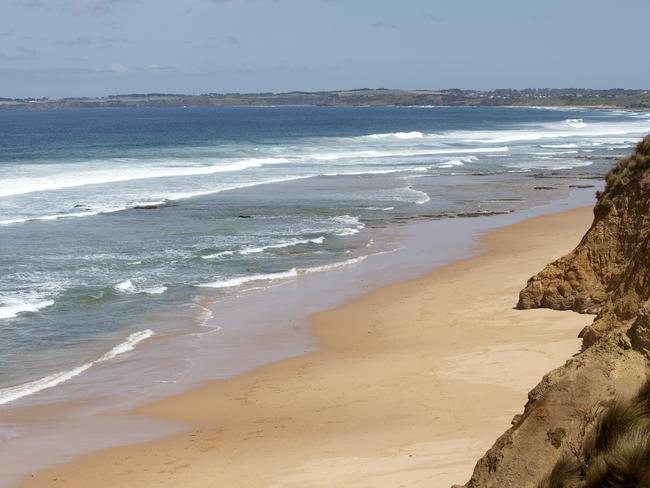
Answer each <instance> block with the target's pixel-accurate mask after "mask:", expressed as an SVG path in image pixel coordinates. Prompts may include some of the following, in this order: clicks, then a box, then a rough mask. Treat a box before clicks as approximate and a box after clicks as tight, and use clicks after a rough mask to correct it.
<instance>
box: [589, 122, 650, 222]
mask: <svg viewBox="0 0 650 488" xmlns="http://www.w3.org/2000/svg"><path fill="white" fill-rule="evenodd" d="M648 169H650V135H648V136H646V137H644V138H643V139H642V140H641V141H640V142H639V143H638V144H637V145H636V149H635V151H634V153H632V155H630V156H628V157H626V158H623V159H621V160H620V161H619V162H618V164H617V165H616V166H614V167H613V168H612V169H611V170H610V172H609V173H608V174H607V180H606V181H607V185H606V186H605V190H604V191H603V192H601V193H599V194H598V207H600V208H604V209H608V208H609V207H610V206H611V199H612V197H613V196H614V195H616V194H618V193H619V192H620V191H621V190H622V189H623V188H624V187H625V186H627V185H629V184H630V182H631V181H633V180H634V179H635V178H637V177H638V176H639V175H640V174H641V173H642V172H644V171H646V170H648Z"/></svg>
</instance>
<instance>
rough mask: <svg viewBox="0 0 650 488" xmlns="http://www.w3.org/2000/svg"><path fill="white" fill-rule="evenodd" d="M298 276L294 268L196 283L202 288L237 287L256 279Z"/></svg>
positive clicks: (281, 278) (268, 279) (278, 278)
mask: <svg viewBox="0 0 650 488" xmlns="http://www.w3.org/2000/svg"><path fill="white" fill-rule="evenodd" d="M296 276H298V270H297V269H296V268H292V269H290V270H289V271H282V272H279V273H267V274H256V275H249V276H238V277H235V278H228V279H225V280H221V281H214V282H212V283H202V284H199V285H196V286H198V287H200V288H217V289H219V288H235V287H237V286H241V285H245V284H246V283H251V282H255V281H275V280H283V279H286V278H294V277H296Z"/></svg>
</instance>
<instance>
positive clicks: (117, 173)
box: [0, 158, 290, 197]
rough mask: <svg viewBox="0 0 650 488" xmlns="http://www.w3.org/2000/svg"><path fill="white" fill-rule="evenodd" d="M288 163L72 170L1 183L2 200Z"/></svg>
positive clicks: (262, 161) (261, 161) (281, 160)
mask: <svg viewBox="0 0 650 488" xmlns="http://www.w3.org/2000/svg"><path fill="white" fill-rule="evenodd" d="M289 161H290V160H289V159H287V158H254V159H244V160H240V161H234V162H229V163H217V164H208V165H206V164H205V162H203V161H202V162H201V164H200V165H197V164H188V165H185V166H171V165H170V164H169V163H170V162H169V161H163V162H161V163H159V164H158V165H157V166H155V165H152V164H148V165H147V166H139V167H138V166H126V167H122V168H113V169H111V170H98V169H87V170H85V171H79V170H77V171H76V172H75V173H74V174H73V173H70V172H69V171H64V172H61V173H59V174H50V175H48V176H39V177H32V178H30V177H22V178H6V179H3V180H2V181H1V182H0V197H7V196H13V195H23V194H26V193H34V192H41V191H50V190H61V189H65V188H76V187H80V186H88V185H101V184H106V183H118V182H125V181H133V180H145V179H153V178H167V177H173V176H176V177H177V176H198V175H209V174H215V173H225V172H237V171H243V170H246V169H250V168H259V167H261V166H265V165H269V164H281V163H287V162H289Z"/></svg>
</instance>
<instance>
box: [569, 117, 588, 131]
mask: <svg viewBox="0 0 650 488" xmlns="http://www.w3.org/2000/svg"><path fill="white" fill-rule="evenodd" d="M564 122H565V123H566V125H568V126H569V127H573V128H574V129H582V128H583V127H587V124H585V121H584V120H583V119H566V120H565V121H564Z"/></svg>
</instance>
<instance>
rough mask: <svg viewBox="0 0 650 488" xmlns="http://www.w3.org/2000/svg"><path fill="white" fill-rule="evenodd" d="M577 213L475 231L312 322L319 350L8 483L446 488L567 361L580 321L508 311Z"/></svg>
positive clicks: (224, 383)
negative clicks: (145, 432) (133, 436)
mask: <svg viewBox="0 0 650 488" xmlns="http://www.w3.org/2000/svg"><path fill="white" fill-rule="evenodd" d="M591 220H592V212H591V208H582V209H578V210H571V211H568V212H564V213H559V214H553V215H548V216H542V217H536V218H533V219H529V220H526V221H524V222H522V223H518V224H515V225H512V226H510V227H506V228H502V229H498V230H495V231H491V232H489V233H487V234H485V235H484V236H483V237H482V240H481V251H480V253H479V255H478V256H476V257H474V258H471V259H467V260H462V261H457V262H454V263H452V264H450V265H447V266H445V267H443V268H440V269H437V270H435V271H433V272H431V273H429V274H426V275H425V276H423V277H421V278H418V279H415V280H411V281H407V282H402V283H398V284H395V285H391V286H388V287H385V288H381V289H379V290H376V291H374V292H371V293H369V294H366V295H364V296H362V297H361V298H359V299H356V300H354V301H352V302H350V303H348V304H346V305H344V306H341V307H338V308H336V309H333V310H329V311H326V312H323V313H319V314H317V315H315V316H313V317H312V319H311V320H312V329H313V333H314V334H315V336H316V337H317V339H318V341H319V345H320V347H319V350H318V351H317V352H315V353H311V354H308V355H305V356H301V357H298V358H292V359H288V360H284V361H281V362H278V363H275V364H271V365H268V366H264V367H261V368H258V369H256V370H254V371H252V372H249V373H246V374H244V375H241V376H238V377H235V378H232V379H228V380H220V381H214V382H210V383H207V384H205V385H204V386H202V387H200V388H197V389H195V390H192V391H190V392H188V393H185V394H182V395H179V396H175V397H171V398H168V399H165V400H162V401H159V402H157V403H155V404H152V405H149V406H147V407H146V408H142V409H140V410H139V411H138V413H142V414H146V415H152V416H156V417H161V418H164V419H168V420H172V421H178V422H183V423H185V424H186V425H187V431H186V432H184V433H182V434H178V435H174V436H171V437H168V438H165V439H161V440H157V441H153V442H149V443H146V444H140V445H135V446H125V447H119V448H114V449H109V450H104V451H100V452H98V453H95V454H91V455H88V456H85V457H83V458H80V459H78V460H76V461H74V462H72V463H69V464H66V465H63V466H59V467H55V468H53V469H51V470H49V471H46V472H42V473H35V474H34V475H32V476H30V477H29V478H27V479H25V480H23V481H22V482H20V483H19V484H18V486H20V487H44V486H65V487H72V488H74V487H84V488H86V487H89V486H92V487H102V486H107V487H109V486H110V487H134V486H137V487H167V486H169V487H172V486H173V487H179V486H182V487H212V486H228V487H230V486H232V487H239V486H242V487H243V486H246V487H289V486H296V487H298V486H299V487H329V486H346V487H378V486H379V487H381V486H386V487H397V486H405V487H406V486H408V487H418V486H426V487H429V488H431V487H434V488H436V487H449V486H450V485H452V484H454V483H464V482H465V481H467V479H468V478H469V476H470V474H471V472H472V469H473V466H474V463H475V461H476V460H477V459H478V458H479V457H480V456H481V455H482V454H483V453H484V452H485V451H486V450H487V449H488V448H489V447H490V446H491V445H492V443H493V442H494V440H495V439H496V437H497V436H498V435H499V434H500V433H502V432H503V431H504V430H505V429H507V428H508V426H509V425H510V422H511V419H512V417H513V416H514V415H516V414H518V413H521V411H522V410H523V405H524V403H525V401H526V395H527V392H528V391H529V390H530V389H531V388H532V387H533V386H535V384H536V383H537V382H538V381H539V380H540V379H541V377H542V375H543V374H544V373H546V372H547V371H549V370H551V369H553V368H555V367H557V366H560V365H561V364H563V363H564V362H565V361H566V359H568V358H569V357H570V356H571V355H572V354H575V353H577V352H578V351H579V348H580V341H579V339H577V337H576V336H577V334H578V332H579V331H580V330H581V329H582V328H583V327H584V326H585V325H587V324H588V323H590V322H591V321H592V319H593V317H591V316H587V315H578V314H575V313H572V312H555V311H549V310H533V311H518V310H515V309H514V308H513V307H514V305H515V303H516V301H517V294H518V292H519V290H520V289H521V288H522V287H523V286H524V284H525V283H526V280H527V279H528V278H529V277H530V276H531V275H533V274H534V273H535V272H537V271H538V270H540V269H541V268H542V267H543V266H544V265H545V264H546V263H548V262H550V261H552V260H553V259H555V258H557V257H559V256H561V255H563V254H565V253H567V252H568V251H570V250H571V249H572V248H573V247H574V246H575V245H576V244H577V243H578V242H579V240H580V238H581V237H582V235H583V234H584V232H585V231H586V230H587V228H588V226H589V224H590V223H591Z"/></svg>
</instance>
